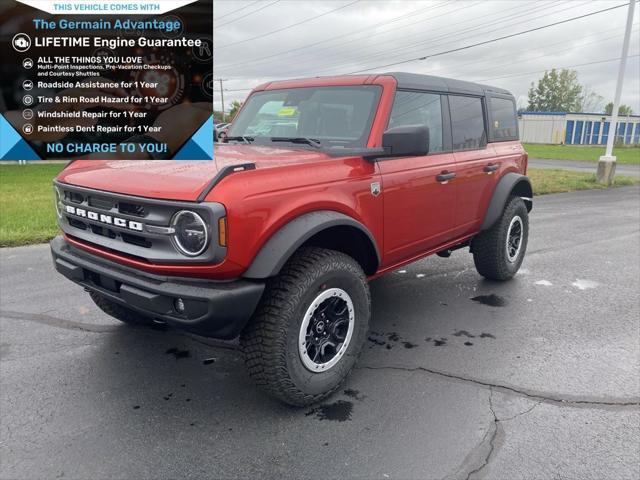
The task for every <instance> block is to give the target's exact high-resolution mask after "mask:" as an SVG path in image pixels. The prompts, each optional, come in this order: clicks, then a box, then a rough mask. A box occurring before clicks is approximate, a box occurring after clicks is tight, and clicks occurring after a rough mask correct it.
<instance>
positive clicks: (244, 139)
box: [225, 135, 255, 145]
mask: <svg viewBox="0 0 640 480" xmlns="http://www.w3.org/2000/svg"><path fill="white" fill-rule="evenodd" d="M225 140H226V141H227V142H228V141H229V140H231V141H235V142H244V143H246V144H247V145H248V144H250V143H251V142H253V141H254V140H255V138H253V137H245V136H243V135H239V136H237V137H227V138H226V139H225Z"/></svg>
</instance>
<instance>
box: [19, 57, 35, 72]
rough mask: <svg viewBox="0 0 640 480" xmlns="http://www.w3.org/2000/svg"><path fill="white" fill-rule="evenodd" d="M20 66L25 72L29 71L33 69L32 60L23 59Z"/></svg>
mask: <svg viewBox="0 0 640 480" xmlns="http://www.w3.org/2000/svg"><path fill="white" fill-rule="evenodd" d="M22 66H23V67H24V68H26V69H27V70H31V69H32V68H33V60H31V59H30V58H25V59H24V60H23V61H22Z"/></svg>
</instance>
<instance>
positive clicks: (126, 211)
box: [56, 182, 226, 263]
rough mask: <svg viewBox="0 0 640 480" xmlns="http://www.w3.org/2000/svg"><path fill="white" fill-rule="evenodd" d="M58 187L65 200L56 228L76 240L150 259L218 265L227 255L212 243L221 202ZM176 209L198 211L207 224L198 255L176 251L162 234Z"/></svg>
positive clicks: (67, 186)
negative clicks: (204, 243) (203, 247)
mask: <svg viewBox="0 0 640 480" xmlns="http://www.w3.org/2000/svg"><path fill="white" fill-rule="evenodd" d="M56 185H57V187H58V189H59V190H60V191H61V193H62V195H61V197H62V199H63V204H64V205H63V212H62V218H61V220H60V222H59V223H60V228H62V230H63V231H64V232H65V233H66V234H68V235H71V236H72V237H74V238H76V239H79V240H81V241H85V242H88V243H90V244H92V245H97V246H100V247H102V248H104V249H105V250H108V251H115V252H121V253H123V254H125V255H127V256H132V257H136V258H140V259H143V260H147V261H150V262H169V263H196V262H213V263H216V262H218V261H221V260H222V259H223V258H224V255H225V254H226V248H225V247H221V246H219V245H217V242H215V240H216V239H217V232H216V231H215V229H216V228H217V225H218V220H219V219H220V218H222V217H224V216H225V214H226V212H225V209H224V207H223V206H222V205H221V204H219V203H213V202H212V203H191V202H177V201H171V200H166V201H165V200H156V199H148V198H142V197H134V196H130V195H122V194H117V193H109V192H104V191H97V190H92V189H88V188H83V187H76V186H72V185H67V184H63V183H57V182H56ZM180 210H193V211H195V212H197V213H198V214H199V215H200V216H202V218H203V219H204V220H205V221H206V222H207V224H208V225H209V228H210V232H209V234H210V235H209V237H210V239H211V244H210V245H209V248H208V249H207V250H205V251H204V252H203V253H202V254H201V255H199V256H198V257H189V258H187V257H185V256H184V255H182V254H180V253H179V252H178V251H177V250H176V248H175V247H174V244H173V239H172V236H171V235H170V234H168V233H166V230H168V229H167V228H166V227H169V226H170V224H171V219H172V217H173V216H174V215H175V213H176V212H178V211H180ZM148 227H149V228H148ZM152 227H164V228H156V229H153V228H152Z"/></svg>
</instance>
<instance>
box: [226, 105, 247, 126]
mask: <svg viewBox="0 0 640 480" xmlns="http://www.w3.org/2000/svg"><path fill="white" fill-rule="evenodd" d="M243 103H244V102H239V101H238V100H234V101H233V102H231V110H229V115H228V116H227V121H228V122H233V119H234V118H235V117H236V114H237V113H238V110H240V107H242V104H243Z"/></svg>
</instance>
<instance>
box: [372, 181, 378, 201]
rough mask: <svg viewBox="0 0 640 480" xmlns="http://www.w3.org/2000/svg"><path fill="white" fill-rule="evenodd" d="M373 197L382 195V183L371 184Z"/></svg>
mask: <svg viewBox="0 0 640 480" xmlns="http://www.w3.org/2000/svg"><path fill="white" fill-rule="evenodd" d="M371 195H373V196H374V197H377V196H378V195H380V182H373V183H372V184H371Z"/></svg>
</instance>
